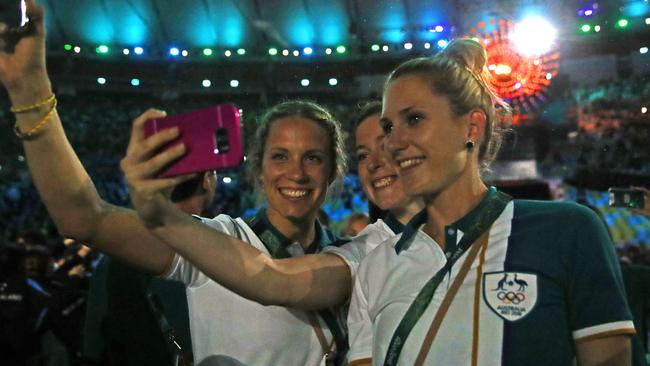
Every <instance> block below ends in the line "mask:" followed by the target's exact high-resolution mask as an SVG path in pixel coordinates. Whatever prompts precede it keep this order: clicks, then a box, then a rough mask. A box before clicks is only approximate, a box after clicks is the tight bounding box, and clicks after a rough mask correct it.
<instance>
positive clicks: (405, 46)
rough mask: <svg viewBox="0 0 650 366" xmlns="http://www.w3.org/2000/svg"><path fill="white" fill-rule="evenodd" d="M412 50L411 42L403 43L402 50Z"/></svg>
mask: <svg viewBox="0 0 650 366" xmlns="http://www.w3.org/2000/svg"><path fill="white" fill-rule="evenodd" d="M412 48H413V43H411V42H406V43H404V49H406V50H410V49H412Z"/></svg>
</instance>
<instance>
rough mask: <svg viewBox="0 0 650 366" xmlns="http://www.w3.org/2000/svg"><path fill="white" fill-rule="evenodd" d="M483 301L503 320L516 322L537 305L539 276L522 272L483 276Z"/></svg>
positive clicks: (490, 273)
mask: <svg viewBox="0 0 650 366" xmlns="http://www.w3.org/2000/svg"><path fill="white" fill-rule="evenodd" d="M483 299H484V300H485V303H486V304H488V306H489V307H490V309H492V311H494V312H495V313H496V314H497V315H498V316H500V317H501V318H503V319H505V320H508V321H511V322H514V321H517V320H519V319H521V318H523V317H525V316H526V315H528V314H529V313H530V312H531V311H532V310H533V308H534V307H535V304H536V303H537V275H534V274H530V273H522V272H487V273H485V274H483Z"/></svg>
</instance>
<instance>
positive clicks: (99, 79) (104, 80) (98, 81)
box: [97, 77, 106, 85]
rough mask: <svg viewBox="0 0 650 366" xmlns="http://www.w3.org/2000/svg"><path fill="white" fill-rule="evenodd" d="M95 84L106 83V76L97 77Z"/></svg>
mask: <svg viewBox="0 0 650 366" xmlns="http://www.w3.org/2000/svg"><path fill="white" fill-rule="evenodd" d="M97 84H99V85H104V84H106V78H104V77H98V78H97Z"/></svg>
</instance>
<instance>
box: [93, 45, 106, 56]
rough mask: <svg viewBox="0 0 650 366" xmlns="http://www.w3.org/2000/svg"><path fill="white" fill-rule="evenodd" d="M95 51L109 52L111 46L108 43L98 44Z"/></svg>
mask: <svg viewBox="0 0 650 366" xmlns="http://www.w3.org/2000/svg"><path fill="white" fill-rule="evenodd" d="M95 51H97V53H100V54H107V53H108V51H109V48H108V46H107V45H104V44H102V45H99V46H97V48H96V49H95Z"/></svg>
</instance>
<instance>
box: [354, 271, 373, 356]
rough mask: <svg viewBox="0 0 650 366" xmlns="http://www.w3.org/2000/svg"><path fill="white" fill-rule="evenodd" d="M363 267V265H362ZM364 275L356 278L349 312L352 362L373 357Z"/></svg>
mask: <svg viewBox="0 0 650 366" xmlns="http://www.w3.org/2000/svg"><path fill="white" fill-rule="evenodd" d="M362 267H363V266H362ZM363 283H364V276H363V275H362V274H360V275H359V276H357V278H356V279H355V280H354V289H353V290H352V298H351V300H350V310H349V312H348V331H349V335H350V351H349V353H348V360H349V362H350V364H354V363H355V362H358V361H361V360H369V359H371V358H372V344H373V342H372V321H371V319H370V315H369V312H368V300H367V293H366V291H365V289H366V288H367V287H366V286H364V285H363Z"/></svg>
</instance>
